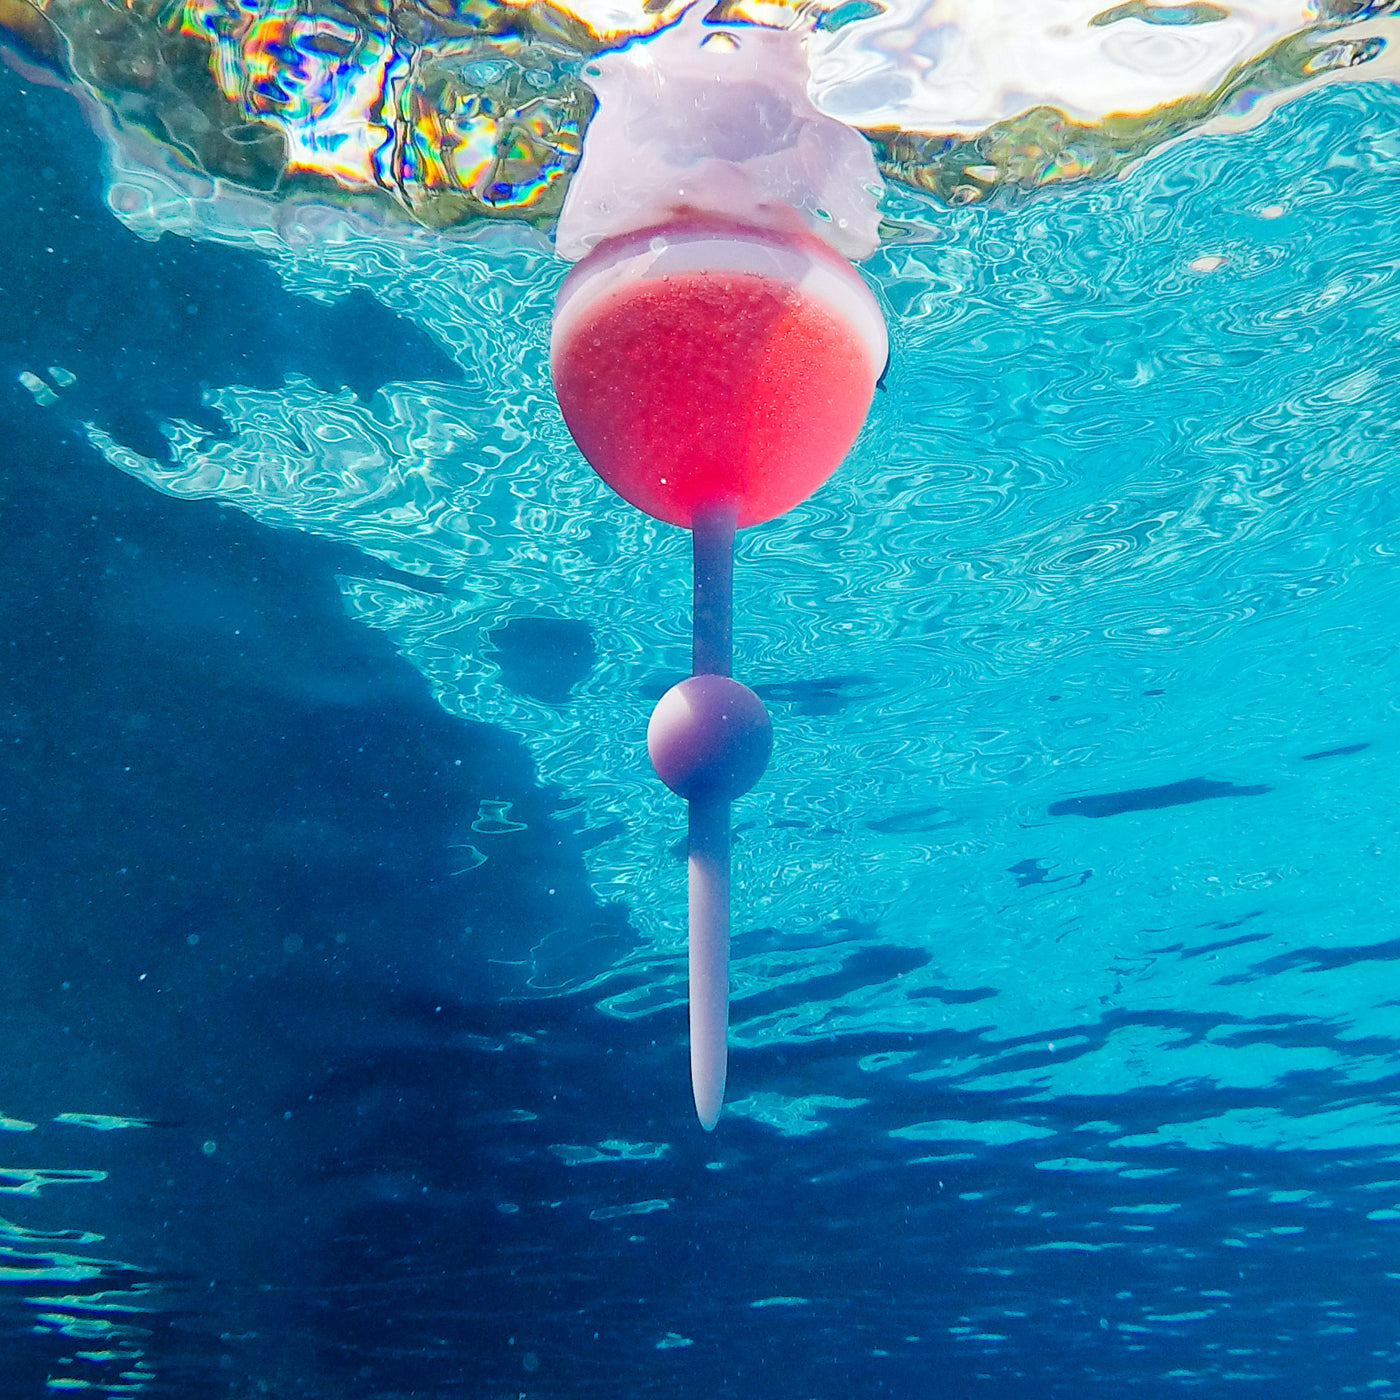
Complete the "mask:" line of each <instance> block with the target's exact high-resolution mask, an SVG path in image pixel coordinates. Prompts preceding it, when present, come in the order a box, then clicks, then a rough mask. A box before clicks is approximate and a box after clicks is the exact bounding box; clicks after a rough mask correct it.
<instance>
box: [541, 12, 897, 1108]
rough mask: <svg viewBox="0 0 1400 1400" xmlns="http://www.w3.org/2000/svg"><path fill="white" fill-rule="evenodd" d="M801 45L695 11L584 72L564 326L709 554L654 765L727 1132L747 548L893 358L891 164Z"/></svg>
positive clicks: (767, 737)
mask: <svg viewBox="0 0 1400 1400" xmlns="http://www.w3.org/2000/svg"><path fill="white" fill-rule="evenodd" d="M717 37H718V38H723V39H724V41H725V42H724V43H723V44H722V45H716V43H715V40H716V38H717ZM800 43H801V40H800V37H799V36H797V35H795V34H792V33H790V32H787V31H771V30H755V29H747V28H746V29H742V30H733V29H729V28H721V29H713V28H711V27H710V26H706V25H704V24H702V22H701V21H700V19H699V18H698V13H697V12H694V11H692V12H691V13H690V14H689V15H688V16H687V17H686V19H685V20H684V21H683V22H682V23H681V24H680V25H678V26H676V27H675V28H673V29H672V30H670V31H668V32H667V33H665V34H663V35H661V36H660V37H659V38H657V39H654V40H652V41H651V42H650V43H647V44H644V45H643V44H638V45H633V46H632V47H631V48H630V49H628V50H624V51H621V52H619V53H617V54H614V55H608V56H605V58H604V59H602V60H597V61H595V63H594V64H593V65H592V66H591V68H589V69H585V74H586V75H587V76H588V77H589V80H590V82H593V84H594V86H595V88H596V89H597V90H598V92H599V97H600V108H599V113H598V116H597V117H596V118H595V120H594V124H593V125H592V126H591V127H590V128H589V132H588V137H587V142H586V144H585V155H584V160H583V163H582V164H581V166H580V169H579V172H578V174H577V175H576V176H575V184H574V187H573V189H571V191H570V197H569V202H568V203H567V204H566V206H565V210H564V214H563V216H562V218H561V221H560V230H559V239H558V244H559V247H560V249H561V251H563V252H564V253H565V254H566V255H569V254H573V255H574V256H577V255H578V254H579V253H581V252H582V253H584V256H582V259H581V261H579V263H578V265H577V266H576V267H575V268H574V269H573V270H572V271H571V272H570V273H569V275H568V276H567V277H566V278H565V279H564V282H563V284H562V286H561V287H560V289H559V294H558V298H557V300H556V303H555V314H554V329H553V336H552V341H551V351H550V364H551V369H552V372H553V377H554V387H555V392H556V393H557V395H558V398H559V404H560V407H561V409H562V410H563V414H564V421H565V422H566V423H567V425H568V427H569V431H570V432H571V433H572V435H573V438H574V441H575V442H576V443H577V444H578V446H579V448H580V450H581V451H582V453H583V455H584V457H585V458H587V460H588V461H589V463H590V464H591V465H592V466H593V468H594V469H595V470H596V471H597V472H598V474H599V476H601V477H602V478H603V480H604V481H606V482H607V483H608V485H609V486H611V487H612V488H613V489H614V490H615V491H616V492H617V493H618V494H619V495H620V496H622V497H623V498H624V499H625V500H627V501H630V502H631V503H632V504H633V505H635V506H637V507H638V508H639V509H641V510H644V511H646V512H647V513H648V514H649V515H652V516H655V517H656V518H657V519H659V520H665V521H669V522H670V523H671V524H674V525H679V526H683V527H684V528H686V529H689V530H690V531H692V533H693V537H694V545H695V612H694V662H693V667H692V669H693V671H694V675H693V676H692V677H691V678H690V679H689V680H686V681H682V682H681V683H680V684H679V685H677V686H675V687H673V688H672V689H671V690H670V691H668V692H667V694H666V695H665V696H663V697H662V699H661V701H660V703H659V704H658V705H657V706H656V709H655V711H654V713H653V715H652V718H651V724H650V727H649V729H648V734H647V744H648V749H649V751H650V753H651V757H652V763H653V765H654V766H655V768H656V770H657V773H658V774H659V775H660V777H661V778H662V780H663V781H664V782H665V783H666V784H667V786H669V787H670V788H671V789H672V790H673V791H675V792H677V793H679V794H680V795H681V796H682V797H684V798H686V799H687V800H688V801H689V803H690V911H689V912H690V1032H691V1079H692V1085H693V1088H694V1092H695V1105H696V1111H697V1112H698V1114H699V1117H700V1121H701V1123H702V1124H703V1125H704V1126H705V1127H706V1128H711V1127H713V1126H714V1124H715V1121H716V1120H717V1118H718V1117H719V1111H720V1105H721V1103H722V1101H723V1098H724V1082H725V1074H726V1059H727V1056H726V1046H725V1041H726V1030H727V1024H728V998H729V804H730V802H731V801H732V800H733V799H734V798H735V797H738V796H740V795H741V794H742V793H744V792H746V791H747V790H748V789H749V788H750V787H751V786H752V785H753V784H754V783H755V782H756V781H757V780H758V778H759V777H760V776H761V775H762V772H763V769H764V766H765V764H766V763H767V760H768V754H769V750H770V748H771V742H772V731H771V727H770V725H769V721H768V716H767V714H766V713H765V711H764V708H763V704H762V702H761V701H760V700H759V698H758V696H756V695H755V694H754V693H753V691H751V690H750V689H748V687H747V686H744V685H741V684H740V683H739V682H738V681H735V680H733V679H732V678H731V676H730V664H731V654H732V646H731V635H732V623H731V619H732V586H731V585H732V573H733V549H734V532H735V530H736V529H737V528H742V527H744V526H748V525H756V524H759V523H761V522H762V521H765V520H771V519H772V518H773V517H774V516H776V515H780V514H781V513H782V512H783V511H785V510H788V509H790V508H791V507H792V506H794V505H796V504H797V503H798V502H799V501H802V500H805V499H806V497H807V496H809V495H810V494H811V493H812V492H813V491H815V490H816V489H817V488H818V487H819V486H820V485H821V484H822V483H823V482H824V481H826V479H827V478H828V477H829V476H830V475H831V473H832V472H833V471H834V470H835V469H836V467H837V466H838V465H839V464H840V462H841V459H842V458H843V457H844V456H845V455H846V453H847V452H848V451H849V450H850V447H851V445H852V443H853V442H854V441H855V438H856V435H857V434H858V433H859V431H860V429H861V425H862V424H863V423H864V421H865V416H866V413H867V412H868V410H869V407H870V401H871V398H872V396H873V394H874V390H875V384H876V381H877V379H878V378H879V376H880V374H881V372H882V370H883V368H884V365H885V361H886V358H887V353H888V343H887V340H886V334H885V324H884V320H883V318H882V316H881V315H880V310H879V307H878V305H877V304H876V302H875V298H874V297H873V296H872V295H871V292H870V290H869V288H868V287H867V286H866V284H865V282H864V281H863V280H862V279H861V277H860V275H859V274H858V273H857V272H856V271H855V269H854V268H853V267H852V266H851V263H850V262H849V261H848V260H847V257H846V256H843V254H852V255H863V254H868V253H869V252H871V251H873V249H874V246H875V209H874V199H875V193H876V192H877V191H878V188H879V181H878V177H877V176H876V174H875V168H874V162H873V159H872V158H871V155H870V151H869V148H868V147H867V146H866V144H865V142H864V140H863V138H861V137H860V136H859V134H858V133H856V132H853V131H851V130H850V129H849V128H847V127H845V126H843V125H842V124H841V123H839V122H836V121H834V120H833V119H831V118H829V117H826V116H824V115H823V114H821V113H820V112H818V111H817V110H816V109H815V108H814V107H813V106H812V105H811V103H810V101H809V100H808V99H807V96H806V92H805V77H806V65H805V59H804V58H803V56H802V53H801V49H800ZM741 60H742V61H741ZM638 94H640V96H639V95H638ZM639 147H640V149H639ZM596 152H601V154H600V155H598V156H597V157H596V159H595V153H596ZM833 208H834V209H836V210H838V211H840V212H839V213H837V214H833V212H832V210H833ZM804 214H805V217H804ZM814 230H819V231H820V232H818V231H814ZM822 235H827V236H822ZM832 235H835V237H833V238H832V241H828V237H829V236H832ZM833 242H835V243H836V244H837V245H838V246H833ZM585 250H586V251H585Z"/></svg>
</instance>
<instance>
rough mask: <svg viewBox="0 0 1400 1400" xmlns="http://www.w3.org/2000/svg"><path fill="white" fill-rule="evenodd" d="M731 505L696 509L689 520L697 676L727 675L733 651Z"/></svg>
mask: <svg viewBox="0 0 1400 1400" xmlns="http://www.w3.org/2000/svg"><path fill="white" fill-rule="evenodd" d="M737 521H738V513H737V512H736V511H735V509H734V508H733V507H732V506H720V507H711V508H709V509H707V510H703V511H701V510H697V511H696V512H695V517H694V520H693V521H692V523H691V534H692V536H693V538H694V544H695V613H694V623H693V626H694V637H695V643H694V651H693V653H692V657H693V659H692V661H691V670H692V671H693V672H694V673H695V675H697V676H727V675H729V674H730V670H731V667H732V665H733V654H734V530H735V525H736V522H737Z"/></svg>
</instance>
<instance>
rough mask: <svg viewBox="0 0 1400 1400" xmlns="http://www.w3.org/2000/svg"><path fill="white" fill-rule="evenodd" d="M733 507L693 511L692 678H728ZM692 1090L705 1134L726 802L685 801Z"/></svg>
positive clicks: (715, 1052) (720, 1095)
mask: <svg viewBox="0 0 1400 1400" xmlns="http://www.w3.org/2000/svg"><path fill="white" fill-rule="evenodd" d="M737 519H738V516H737V513H736V512H735V510H734V509H733V508H732V507H729V508H726V507H721V508H718V509H710V510H706V511H703V512H702V511H697V512H696V514H695V518H694V521H693V522H692V526H691V530H692V534H693V536H694V545H695V609H694V621H693V627H694V652H693V659H692V663H691V665H692V669H693V671H694V673H695V674H696V675H697V676H702V675H715V676H727V675H729V673H730V670H731V668H732V665H733V649H734V530H735V525H736V521H737ZM689 881H690V908H689V920H690V1087H691V1090H692V1091H693V1092H694V1095H695V1112H696V1113H697V1115H698V1116H699V1118H700V1126H701V1127H702V1128H704V1129H705V1130H706V1131H707V1132H708V1131H709V1130H710V1129H711V1128H713V1127H714V1126H715V1123H716V1122H717V1121H718V1119H719V1111H720V1106H721V1105H722V1104H723V1103H724V1081H725V1077H726V1075H727V1073H728V1067H729V1046H728V1036H729V802H728V799H726V798H718V797H712V796H696V797H693V798H691V800H690V859H689Z"/></svg>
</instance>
